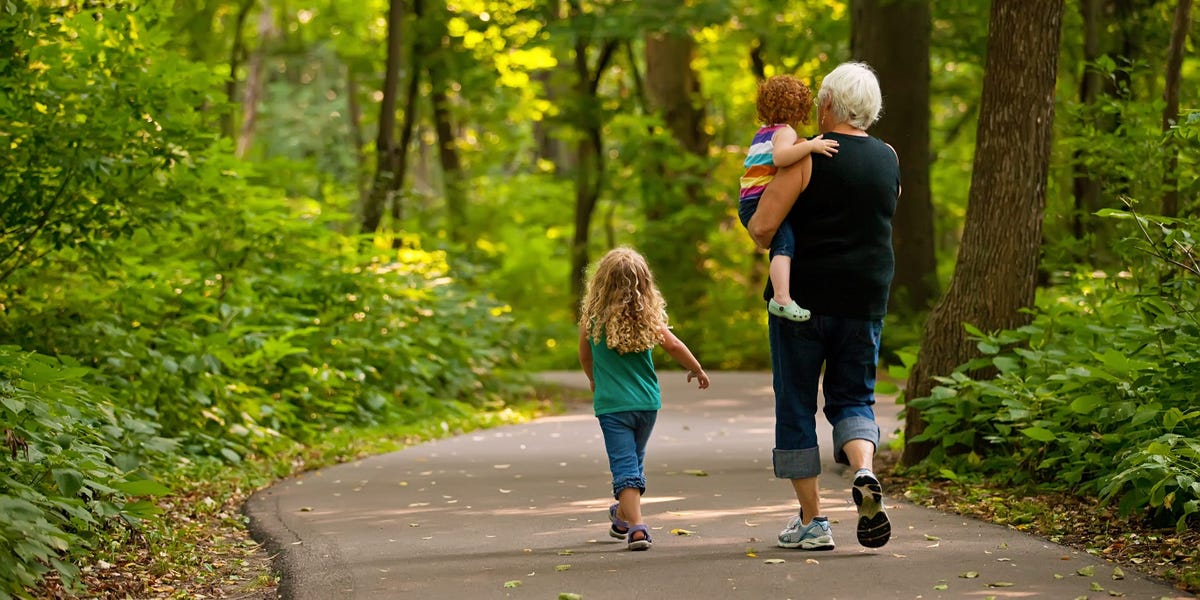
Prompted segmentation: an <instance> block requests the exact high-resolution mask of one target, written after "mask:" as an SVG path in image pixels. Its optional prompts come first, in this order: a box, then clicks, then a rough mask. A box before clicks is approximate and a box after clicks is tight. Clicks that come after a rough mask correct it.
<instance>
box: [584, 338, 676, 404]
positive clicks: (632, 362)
mask: <svg viewBox="0 0 1200 600" xmlns="http://www.w3.org/2000/svg"><path fill="white" fill-rule="evenodd" d="M589 343H590V344H591V346H592V379H593V380H594V381H595V382H596V391H595V393H593V394H592V406H593V408H595V410H596V414H597V415H606V414H609V413H615V412H624V411H628V410H658V409H660V408H662V393H661V392H660V391H659V388H658V376H657V375H655V373H654V359H653V358H652V357H651V355H650V350H645V351H642V352H630V353H629V354H621V353H619V352H617V351H616V350H613V349H612V348H609V347H608V342H607V341H605V340H604V338H603V337H601V339H600V341H599V342H596V341H595V340H589Z"/></svg>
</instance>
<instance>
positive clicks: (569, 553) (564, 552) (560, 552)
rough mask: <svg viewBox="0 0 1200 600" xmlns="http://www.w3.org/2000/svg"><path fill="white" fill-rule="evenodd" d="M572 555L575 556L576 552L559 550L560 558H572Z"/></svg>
mask: <svg viewBox="0 0 1200 600" xmlns="http://www.w3.org/2000/svg"><path fill="white" fill-rule="evenodd" d="M572 554H575V551H574V550H559V551H558V555H559V556H571V555H572Z"/></svg>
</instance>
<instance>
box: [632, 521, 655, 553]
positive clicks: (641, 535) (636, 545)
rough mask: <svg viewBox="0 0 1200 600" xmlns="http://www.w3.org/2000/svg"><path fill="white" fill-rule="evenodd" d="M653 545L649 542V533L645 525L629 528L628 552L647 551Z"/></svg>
mask: <svg viewBox="0 0 1200 600" xmlns="http://www.w3.org/2000/svg"><path fill="white" fill-rule="evenodd" d="M653 545H654V543H653V542H651V541H650V531H649V530H647V529H646V526H645V525H634V526H632V527H630V528H629V544H628V547H629V549H630V550H649V549H650V547H651V546H653Z"/></svg>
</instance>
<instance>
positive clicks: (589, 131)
mask: <svg viewBox="0 0 1200 600" xmlns="http://www.w3.org/2000/svg"><path fill="white" fill-rule="evenodd" d="M580 14H581V10H580V7H579V6H578V3H576V2H572V3H571V16H572V17H573V18H574V17H578V16H579V15H580ZM590 46H591V44H590V42H589V40H588V38H587V36H586V35H583V34H579V37H578V38H576V40H575V56H574V61H573V64H574V65H575V94H576V98H577V102H578V105H579V108H578V110H579V114H577V115H574V122H575V123H576V124H577V125H576V126H577V127H578V128H579V129H580V130H581V131H582V133H583V137H582V138H581V139H580V140H579V142H578V143H577V144H576V146H575V165H576V169H575V234H574V237H573V239H572V240H571V275H570V277H571V297H572V298H573V299H577V298H580V297H582V294H583V290H584V287H585V278H586V277H587V266H588V262H589V257H588V243H589V242H590V240H591V226H592V215H593V214H594V213H595V211H596V204H597V203H598V202H599V200H600V193H601V190H602V188H603V183H604V169H605V163H604V133H603V116H602V110H603V108H602V107H601V105H600V100H599V99H598V98H597V97H596V93H597V90H598V89H599V87H600V77H601V75H603V73H604V70H605V69H607V68H608V63H609V61H610V60H611V59H612V55H613V52H615V51H616V48H617V42H615V41H613V40H608V41H606V42H605V43H604V46H603V47H602V48H601V49H600V52H599V57H598V58H597V59H596V66H595V67H594V68H593V67H590V66H588V49H589V47H590ZM572 304H573V306H574V310H575V311H576V315H578V311H579V303H578V301H576V300H573V301H572Z"/></svg>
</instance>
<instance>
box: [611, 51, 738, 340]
mask: <svg viewBox="0 0 1200 600" xmlns="http://www.w3.org/2000/svg"><path fill="white" fill-rule="evenodd" d="M645 44H646V50H645V57H646V75H645V78H644V81H645V91H644V93H645V99H646V101H647V102H648V107H647V108H648V109H649V110H650V111H652V112H654V113H657V114H659V115H661V117H662V120H663V122H664V123H666V125H667V131H668V132H669V135H670V136H671V138H672V139H671V140H666V139H663V140H662V141H660V142H657V143H656V144H655V147H656V148H660V149H661V150H651V151H650V152H649V153H648V155H647V156H645V157H643V159H642V163H643V164H644V173H643V175H642V189H643V194H642V195H643V203H644V206H645V215H646V222H645V225H644V228H643V230H642V232H641V234H640V238H641V244H640V249H641V251H642V253H643V254H645V255H646V260H647V261H649V263H650V264H651V266H652V267H653V268H654V269H655V270H656V271H658V272H659V279H658V281H659V286H660V287H661V288H662V291H663V294H664V295H665V296H666V297H667V300H668V302H670V303H671V304H672V306H674V308H673V309H672V315H673V317H674V318H675V320H676V322H680V323H689V322H695V321H696V318H695V317H696V315H697V314H698V313H699V312H700V311H701V310H702V306H703V301H704V298H705V297H707V294H706V293H705V291H706V290H707V289H708V287H709V285H710V284H709V281H710V280H711V277H710V275H709V269H706V268H705V267H704V260H705V258H706V255H705V253H704V252H702V251H700V248H701V247H703V245H704V244H703V241H704V240H705V239H707V237H708V233H709V232H710V231H712V223H713V222H714V221H715V220H716V219H717V215H715V214H711V215H710V214H709V213H710V212H711V211H709V210H706V209H707V208H709V207H710V206H711V199H710V197H709V195H708V194H707V193H706V190H705V184H704V182H705V181H707V175H708V174H707V168H708V165H707V160H706V158H707V156H708V143H709V136H708V134H707V133H706V132H705V129H704V126H705V111H704V103H703V99H702V97H701V93H700V79H699V77H698V76H697V75H696V72H695V70H694V69H693V68H692V59H693V57H694V55H695V42H694V41H693V40H692V38H691V36H690V35H688V34H686V33H666V34H662V33H650V34H647V35H646V36H645ZM635 58H636V57H634V56H630V60H634V59H635ZM688 335H689V338H690V339H692V340H694V341H695V342H696V344H701V343H702V340H701V339H700V338H701V337H702V336H703V329H702V328H696V329H694V330H693V331H691V332H689V333H688Z"/></svg>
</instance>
